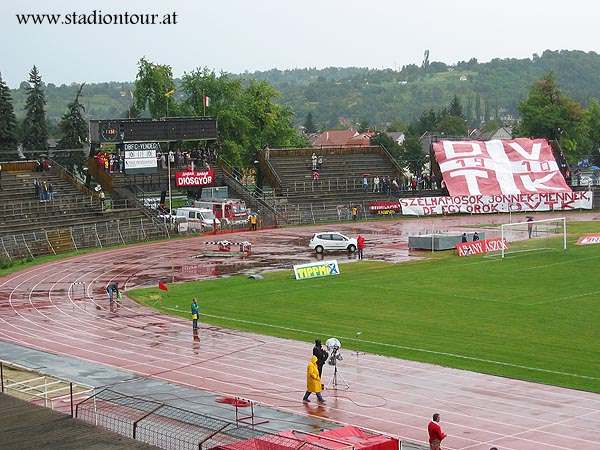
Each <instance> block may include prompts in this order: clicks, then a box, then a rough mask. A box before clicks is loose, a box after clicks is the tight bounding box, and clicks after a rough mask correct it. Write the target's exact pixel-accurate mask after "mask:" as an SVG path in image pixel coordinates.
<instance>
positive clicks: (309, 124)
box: [304, 112, 318, 133]
mask: <svg viewBox="0 0 600 450" xmlns="http://www.w3.org/2000/svg"><path fill="white" fill-rule="evenodd" d="M304 131H306V132H307V133H316V132H317V131H318V129H317V125H316V124H315V122H314V120H313V114H312V112H309V113H308V114H307V115H306V120H305V121H304Z"/></svg>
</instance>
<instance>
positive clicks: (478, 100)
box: [473, 92, 481, 127]
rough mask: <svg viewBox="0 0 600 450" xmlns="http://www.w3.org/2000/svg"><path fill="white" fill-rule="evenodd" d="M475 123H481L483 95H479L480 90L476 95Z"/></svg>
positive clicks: (478, 124) (477, 124)
mask: <svg viewBox="0 0 600 450" xmlns="http://www.w3.org/2000/svg"><path fill="white" fill-rule="evenodd" d="M473 125H475V126H476V127H478V126H480V125H481V95H479V92H478V93H477V95H475V121H474V122H473Z"/></svg>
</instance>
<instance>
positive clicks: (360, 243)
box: [356, 234, 365, 259]
mask: <svg viewBox="0 0 600 450" xmlns="http://www.w3.org/2000/svg"><path fill="white" fill-rule="evenodd" d="M364 249H365V238H364V237H363V236H362V235H360V234H359V235H358V237H357V238H356V250H358V259H363V250H364Z"/></svg>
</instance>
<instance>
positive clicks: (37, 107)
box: [23, 66, 48, 156]
mask: <svg viewBox="0 0 600 450" xmlns="http://www.w3.org/2000/svg"><path fill="white" fill-rule="evenodd" d="M26 93H27V100H26V101H25V120H24V121H23V148H24V150H25V152H26V153H27V154H28V156H33V153H35V152H43V151H45V150H46V148H47V146H48V125H47V123H46V111H45V106H46V96H45V95H44V89H43V83H42V77H41V76H40V74H39V72H38V70H37V67H36V66H33V69H31V72H30V73H29V86H28V87H27V88H26Z"/></svg>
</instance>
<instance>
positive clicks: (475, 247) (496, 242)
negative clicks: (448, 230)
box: [456, 238, 508, 256]
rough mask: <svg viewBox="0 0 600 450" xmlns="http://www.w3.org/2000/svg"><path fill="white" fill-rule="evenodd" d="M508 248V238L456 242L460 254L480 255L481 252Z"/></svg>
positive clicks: (457, 251)
mask: <svg viewBox="0 0 600 450" xmlns="http://www.w3.org/2000/svg"><path fill="white" fill-rule="evenodd" d="M502 249H504V250H507V249H508V243H507V242H506V239H502V238H492V239H484V240H483V241H473V242H461V243H460V244H456V253H458V256H469V255H479V254H481V253H489V252H499V251H501V250H502Z"/></svg>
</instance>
